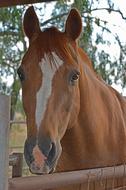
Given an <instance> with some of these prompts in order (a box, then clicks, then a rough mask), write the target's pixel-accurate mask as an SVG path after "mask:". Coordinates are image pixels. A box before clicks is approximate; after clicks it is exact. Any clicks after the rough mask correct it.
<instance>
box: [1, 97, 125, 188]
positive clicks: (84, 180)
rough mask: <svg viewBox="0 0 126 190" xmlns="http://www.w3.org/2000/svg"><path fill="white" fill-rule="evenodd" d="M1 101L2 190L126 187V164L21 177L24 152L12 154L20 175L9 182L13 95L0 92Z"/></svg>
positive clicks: (13, 164)
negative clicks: (11, 100)
mask: <svg viewBox="0 0 126 190" xmlns="http://www.w3.org/2000/svg"><path fill="white" fill-rule="evenodd" d="M0 102H1V103H0V146H1V153H0V190H42V189H43V190H46V189H52V188H53V189H55V188H58V187H63V186H69V185H77V184H81V185H80V188H79V189H81V190H85V189H87V190H89V189H90V190H94V189H97V190H98V189H100V190H101V189H105V190H106V189H107V190H108V189H115V190H121V189H126V178H125V175H126V166H125V165H121V166H116V167H107V168H99V169H91V170H81V171H73V172H64V173H55V174H49V175H44V176H30V177H20V176H21V175H22V173H21V169H22V154H13V155H11V156H10V157H9V164H10V165H11V166H13V171H12V175H13V177H16V178H11V179H9V183H8V136H9V127H8V126H9V123H10V122H9V110H10V98H9V97H7V96H3V95H0ZM17 177H18V178H17ZM117 178H119V180H117ZM120 179H121V181H120ZM70 187H71V186H70ZM70 189H71V188H70ZM72 190H73V189H72Z"/></svg>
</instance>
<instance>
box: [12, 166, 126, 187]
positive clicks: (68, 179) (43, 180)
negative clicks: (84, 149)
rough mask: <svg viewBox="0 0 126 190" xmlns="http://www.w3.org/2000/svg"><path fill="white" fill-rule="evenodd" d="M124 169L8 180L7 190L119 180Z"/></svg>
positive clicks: (117, 167)
mask: <svg viewBox="0 0 126 190" xmlns="http://www.w3.org/2000/svg"><path fill="white" fill-rule="evenodd" d="M124 168H125V166H123V165H121V166H116V167H106V168H98V169H90V170H80V171H72V172H64V173H55V174H49V175H43V176H30V177H23V178H13V179H10V180H9V190H36V189H41V190H42V189H44V190H46V189H51V188H54V189H56V188H58V187H61V186H68V185H74V184H81V183H86V182H90V183H92V182H94V181H102V180H106V178H107V179H112V178H113V176H115V177H116V178H118V177H120V178H121V177H124ZM115 177H114V178H115ZM123 185H124V184H123Z"/></svg>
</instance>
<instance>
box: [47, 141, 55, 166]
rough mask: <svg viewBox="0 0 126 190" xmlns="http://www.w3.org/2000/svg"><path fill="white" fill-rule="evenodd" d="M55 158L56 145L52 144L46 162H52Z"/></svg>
mask: <svg viewBox="0 0 126 190" xmlns="http://www.w3.org/2000/svg"><path fill="white" fill-rule="evenodd" d="M55 156H56V145H55V143H52V144H51V149H50V152H49V155H48V161H49V162H52V161H53V160H54V159H55Z"/></svg>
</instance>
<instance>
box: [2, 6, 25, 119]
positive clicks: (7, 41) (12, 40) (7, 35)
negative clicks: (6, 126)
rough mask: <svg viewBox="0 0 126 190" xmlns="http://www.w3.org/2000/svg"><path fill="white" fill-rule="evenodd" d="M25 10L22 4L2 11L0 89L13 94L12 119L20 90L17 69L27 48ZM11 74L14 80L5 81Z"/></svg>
mask: <svg viewBox="0 0 126 190" xmlns="http://www.w3.org/2000/svg"><path fill="white" fill-rule="evenodd" d="M23 11H24V7H23V6H22V7H18V8H17V7H13V8H2V9H1V12H0V13H1V14H0V75H1V80H0V91H1V92H2V93H5V94H11V119H13V118H14V112H15V107H16V103H17V99H18V95H19V90H20V82H19V80H18V78H17V74H16V71H17V67H18V66H19V63H20V61H21V58H22V55H23V53H24V51H25V50H26V41H25V40H24V35H23V32H22V21H21V18H22V14H23ZM19 44H20V46H19ZM9 76H12V81H10V82H9V81H8V82H7V81H6V82H4V80H5V79H6V78H7V79H9ZM8 83H9V84H8Z"/></svg>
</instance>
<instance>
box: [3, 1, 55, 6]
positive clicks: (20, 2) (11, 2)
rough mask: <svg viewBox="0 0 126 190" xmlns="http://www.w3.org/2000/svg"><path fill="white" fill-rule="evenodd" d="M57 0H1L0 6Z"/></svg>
mask: <svg viewBox="0 0 126 190" xmlns="http://www.w3.org/2000/svg"><path fill="white" fill-rule="evenodd" d="M51 1H56V0H0V7H10V6H15V5H25V4H33V3H42V2H46V3H48V2H51Z"/></svg>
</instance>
